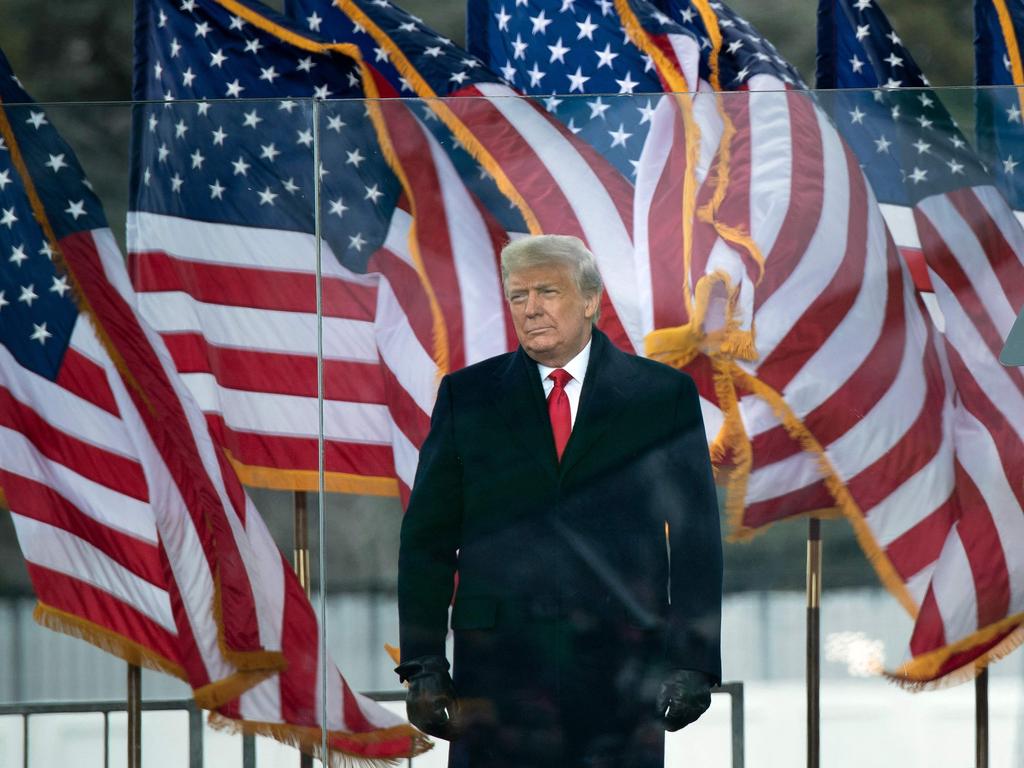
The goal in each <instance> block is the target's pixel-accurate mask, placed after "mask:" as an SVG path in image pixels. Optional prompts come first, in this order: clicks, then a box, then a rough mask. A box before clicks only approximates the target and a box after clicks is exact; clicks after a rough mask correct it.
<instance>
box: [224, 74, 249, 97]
mask: <svg viewBox="0 0 1024 768" xmlns="http://www.w3.org/2000/svg"><path fill="white" fill-rule="evenodd" d="M244 90H245V86H244V85H240V84H239V82H238V78H237V77H236V78H235V79H234V80H233V81H232V82H230V83H228V90H227V95H228V96H233V97H234V98H236V99H237V98H238V97H239V96H241V95H242V91H244Z"/></svg>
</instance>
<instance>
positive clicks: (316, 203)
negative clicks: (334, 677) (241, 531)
mask: <svg viewBox="0 0 1024 768" xmlns="http://www.w3.org/2000/svg"><path fill="white" fill-rule="evenodd" d="M320 225H321V221H320V99H318V98H314V99H313V238H314V241H315V244H314V247H315V249H316V405H317V436H316V454H317V456H316V460H317V475H316V476H317V504H316V511H317V538H318V539H319V542H318V544H317V554H318V555H319V559H320V562H319V563H318V564H317V576H318V578H319V580H320V648H321V649H322V650H321V653H322V655H321V658H320V686H321V691H322V696H323V698H322V699H321V703H320V750H321V755H322V758H321V762H322V764H323V765H325V766H326V765H330V755H329V754H328V752H327V731H328V728H329V723H328V721H327V703H328V698H329V697H328V693H327V679H328V677H327V665H328V663H329V662H328V659H329V656H328V653H327V590H326V589H325V586H324V585H325V584H326V574H325V573H324V560H325V558H324V533H325V526H324V314H323V285H322V278H323V273H322V270H321V248H320V239H321V231H320Z"/></svg>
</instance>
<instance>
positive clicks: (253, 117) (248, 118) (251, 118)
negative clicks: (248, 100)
mask: <svg viewBox="0 0 1024 768" xmlns="http://www.w3.org/2000/svg"><path fill="white" fill-rule="evenodd" d="M262 122H263V118H262V117H260V116H259V114H258V113H257V112H256V110H255V108H254V109H253V110H252V112H245V113H244V119H243V120H242V125H244V126H247V127H249V128H255V127H256V126H257V125H259V124H260V123H262Z"/></svg>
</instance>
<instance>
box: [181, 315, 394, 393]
mask: <svg viewBox="0 0 1024 768" xmlns="http://www.w3.org/2000/svg"><path fill="white" fill-rule="evenodd" d="M162 336H163V340H164V343H165V344H166V345H167V348H168V350H169V351H170V353H171V357H172V358H173V360H174V365H175V367H176V368H177V369H178V370H179V371H180V372H181V373H209V374H212V375H213V376H214V378H215V379H216V380H217V383H218V384H220V386H222V387H225V388H226V389H237V390H242V391H244V392H266V393H271V394H275V395H295V396H298V397H316V396H317V387H316V383H317V374H316V358H315V357H310V356H309V355H289V354H283V353H279V352H259V351H255V350H250V349H235V348H232V347H221V346H217V345H216V344H211V343H210V342H209V341H207V340H206V338H205V337H203V336H202V335H201V334H198V333H174V332H171V333H165V334H162ZM324 398H325V399H327V400H339V401H343V402H351V403H371V404H382V403H383V402H384V392H383V386H382V382H381V378H380V368H379V365H378V364H376V363H357V362H350V361H347V360H324Z"/></svg>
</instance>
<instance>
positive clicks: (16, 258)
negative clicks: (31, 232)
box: [8, 245, 28, 267]
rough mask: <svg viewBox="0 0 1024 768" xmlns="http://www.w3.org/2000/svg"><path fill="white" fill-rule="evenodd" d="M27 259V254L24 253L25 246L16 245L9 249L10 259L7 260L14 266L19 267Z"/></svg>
mask: <svg viewBox="0 0 1024 768" xmlns="http://www.w3.org/2000/svg"><path fill="white" fill-rule="evenodd" d="M27 258H28V254H26V253H25V246H24V245H18V246H15V247H13V248H11V258H9V259H8V261H9V262H11V263H12V264H13V265H14V266H16V267H20V266H21V262H23V261H25V260H26V259H27Z"/></svg>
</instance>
